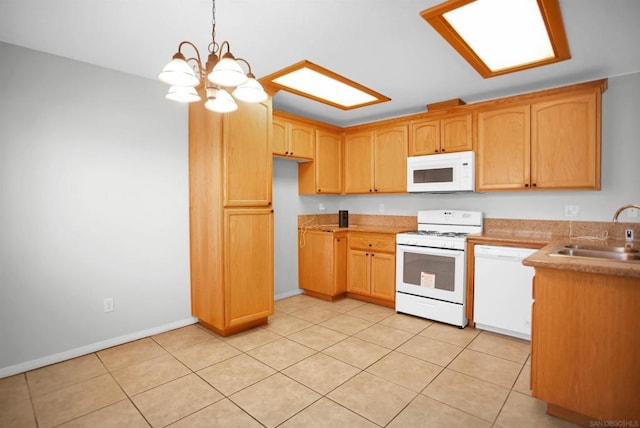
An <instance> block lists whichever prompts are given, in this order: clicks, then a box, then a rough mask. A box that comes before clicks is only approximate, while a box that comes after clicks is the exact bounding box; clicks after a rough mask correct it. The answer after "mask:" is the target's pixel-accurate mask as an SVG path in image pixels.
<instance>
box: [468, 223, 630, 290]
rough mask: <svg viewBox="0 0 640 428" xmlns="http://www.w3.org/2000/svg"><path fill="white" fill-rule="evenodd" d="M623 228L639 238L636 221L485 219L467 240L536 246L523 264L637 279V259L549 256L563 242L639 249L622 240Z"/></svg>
mask: <svg viewBox="0 0 640 428" xmlns="http://www.w3.org/2000/svg"><path fill="white" fill-rule="evenodd" d="M626 229H633V230H634V236H635V237H640V224H638V223H613V222H584V221H581V222H575V221H555V220H511V219H490V218H486V219H485V222H484V231H483V233H480V234H475V235H469V236H468V240H469V241H471V242H473V243H475V244H487V245H490V244H496V245H497V244H498V243H500V244H509V243H511V244H514V245H519V246H530V247H532V248H539V251H537V252H535V253H533V254H532V255H531V256H529V257H527V258H526V259H524V261H523V264H524V265H526V266H533V267H544V268H552V269H563V270H574V271H578V272H588V273H597V274H604V275H616V276H626V277H632V278H640V262H638V261H616V260H600V259H591V258H578V257H563V256H550V255H549V253H551V252H553V251H554V250H555V249H557V247H558V246H559V245H563V244H581V245H604V246H609V247H620V246H625V245H630V246H631V247H633V248H640V241H639V240H638V239H637V238H636V240H635V241H633V242H631V243H628V242H626V241H625V240H624V239H622V238H623V237H624V231H625V230H626ZM639 284H640V282H639Z"/></svg>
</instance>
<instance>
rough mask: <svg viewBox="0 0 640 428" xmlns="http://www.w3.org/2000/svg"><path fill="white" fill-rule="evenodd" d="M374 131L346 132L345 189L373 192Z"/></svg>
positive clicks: (354, 191)
mask: <svg viewBox="0 0 640 428" xmlns="http://www.w3.org/2000/svg"><path fill="white" fill-rule="evenodd" d="M372 140H373V133H372V132H371V131H365V132H360V133H354V134H346V135H345V140H344V162H345V166H344V190H345V192H346V193H369V192H373V142H372Z"/></svg>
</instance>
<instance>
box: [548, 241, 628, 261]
mask: <svg viewBox="0 0 640 428" xmlns="http://www.w3.org/2000/svg"><path fill="white" fill-rule="evenodd" d="M548 254H549V255H550V256H562V257H579V258H586V259H592V260H614V261H625V262H640V250H639V249H638V248H631V247H607V246H605V245H579V244H566V245H562V246H559V247H558V248H556V249H555V250H553V251H551V252H549V253H548Z"/></svg>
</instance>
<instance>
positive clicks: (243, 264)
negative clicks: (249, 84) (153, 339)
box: [189, 100, 273, 336]
mask: <svg viewBox="0 0 640 428" xmlns="http://www.w3.org/2000/svg"><path fill="white" fill-rule="evenodd" d="M271 126H272V124H271V101H270V100H269V101H267V102H264V103H260V104H245V103H239V105H238V110H237V111H235V112H232V113H226V114H218V113H213V112H210V111H209V110H206V109H205V108H204V105H203V103H193V104H191V105H190V106H189V199H190V201H189V202H190V238H191V239H190V247H191V302H192V303H191V311H192V314H193V315H194V316H195V317H197V318H198V319H199V321H200V323H201V324H203V325H204V326H206V327H207V328H209V329H211V330H213V331H215V332H217V333H219V334H221V335H223V336H226V335H229V334H233V333H235V332H238V331H241V330H245V329H247V328H250V327H253V326H256V325H260V324H264V323H266V322H267V317H268V316H269V315H271V314H272V313H273V209H272V206H271V182H272V178H271V177H272V154H271V132H272V130H271Z"/></svg>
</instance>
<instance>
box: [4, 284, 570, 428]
mask: <svg viewBox="0 0 640 428" xmlns="http://www.w3.org/2000/svg"><path fill="white" fill-rule="evenodd" d="M275 309H276V310H275V314H274V315H273V316H272V317H271V318H270V320H269V324H268V325H266V326H263V327H258V328H255V329H253V330H250V331H247V332H244V333H240V334H237V335H234V336H231V337H227V338H225V337H220V336H217V335H215V334H214V333H212V332H210V331H208V330H205V329H204V328H201V327H200V326H198V325H192V326H188V327H184V328H180V329H177V330H173V331H169V332H166V333H162V334H158V335H156V336H153V337H149V338H145V339H141V340H137V341H135V342H131V343H127V344H124V345H120V346H116V347H114V348H110V349H105V350H103V351H100V352H96V353H93V354H89V355H85V356H82V357H79V358H75V359H73V360H69V361H64V362H61V363H58V364H54V365H51V366H47V367H43V368H40V369H37V370H32V371H29V372H27V373H22V374H19V375H15V376H11V377H8V378H5V379H0V427H1V428H9V427H36V426H37V427H40V428H48V427H54V426H60V427H91V428H93V427H125V426H126V427H138V426H139V427H148V426H153V427H164V426H172V427H276V426H280V427H310V426H311V427H331V428H335V427H342V426H348V427H380V426H382V427H384V426H388V427H403V428H404V427H445V426H446V427H492V426H493V427H503V428H509V427H570V426H573V425H571V424H569V423H567V422H564V421H562V420H560V419H556V418H553V417H551V416H548V415H546V413H545V404H544V403H543V402H541V401H539V400H536V399H535V398H532V397H531V394H530V390H529V373H530V363H529V353H530V346H529V343H528V342H525V341H521V340H517V339H513V338H510V337H506V336H501V335H497V334H493V333H489V332H486V331H480V330H475V329H472V328H469V327H467V328H465V329H459V328H457V327H453V326H449V325H446V324H440V323H436V322H431V321H427V320H424V319H421V318H415V317H411V316H407V315H402V314H397V313H395V311H394V310H392V309H388V308H384V307H381V306H376V305H372V304H368V303H363V302H360V301H357V300H353V299H342V300H339V301H337V302H334V303H329V302H325V301H322V300H318V299H314V298H311V297H308V296H305V295H299V296H295V297H291V298H288V299H284V300H280V301H277V302H276V303H275Z"/></svg>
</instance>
